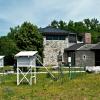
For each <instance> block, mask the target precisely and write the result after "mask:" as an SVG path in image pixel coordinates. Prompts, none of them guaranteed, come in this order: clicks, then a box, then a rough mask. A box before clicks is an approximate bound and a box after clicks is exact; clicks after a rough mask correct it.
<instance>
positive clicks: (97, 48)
mask: <svg viewBox="0 0 100 100" xmlns="http://www.w3.org/2000/svg"><path fill="white" fill-rule="evenodd" d="M91 50H100V43H98V44H97V45H96V46H94V47H93V48H92V49H91Z"/></svg>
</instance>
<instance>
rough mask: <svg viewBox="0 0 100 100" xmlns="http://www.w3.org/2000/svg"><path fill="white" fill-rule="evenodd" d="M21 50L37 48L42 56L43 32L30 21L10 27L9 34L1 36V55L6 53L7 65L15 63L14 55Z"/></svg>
mask: <svg viewBox="0 0 100 100" xmlns="http://www.w3.org/2000/svg"><path fill="white" fill-rule="evenodd" d="M21 50H27V51H29V50H30V51H33V50H37V51H38V52H39V54H40V55H41V56H42V51H43V37H42V34H41V33H40V32H39V30H38V27H37V26H35V25H33V24H31V23H29V22H24V23H23V24H22V25H21V26H16V27H14V28H10V32H9V33H8V35H7V36H5V37H1V38H0V55H5V65H12V64H14V55H15V54H16V53H18V52H19V51H21Z"/></svg>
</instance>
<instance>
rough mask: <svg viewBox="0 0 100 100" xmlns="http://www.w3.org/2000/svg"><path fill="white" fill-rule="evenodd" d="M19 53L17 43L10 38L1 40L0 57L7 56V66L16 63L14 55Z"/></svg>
mask: <svg viewBox="0 0 100 100" xmlns="http://www.w3.org/2000/svg"><path fill="white" fill-rule="evenodd" d="M17 51H18V48H17V46H16V44H15V42H14V41H13V40H12V39H9V38H8V37H1V38H0V55H5V59H4V60H5V65H11V64H13V63H14V55H15V54H16V52H17Z"/></svg>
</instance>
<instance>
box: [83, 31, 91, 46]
mask: <svg viewBox="0 0 100 100" xmlns="http://www.w3.org/2000/svg"><path fill="white" fill-rule="evenodd" d="M84 43H85V44H91V33H85V36H84Z"/></svg>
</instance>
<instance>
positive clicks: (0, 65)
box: [0, 56, 4, 67]
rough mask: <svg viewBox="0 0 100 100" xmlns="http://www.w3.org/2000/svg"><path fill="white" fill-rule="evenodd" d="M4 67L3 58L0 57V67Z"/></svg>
mask: <svg viewBox="0 0 100 100" xmlns="http://www.w3.org/2000/svg"><path fill="white" fill-rule="evenodd" d="M3 66H4V56H0V67H3Z"/></svg>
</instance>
